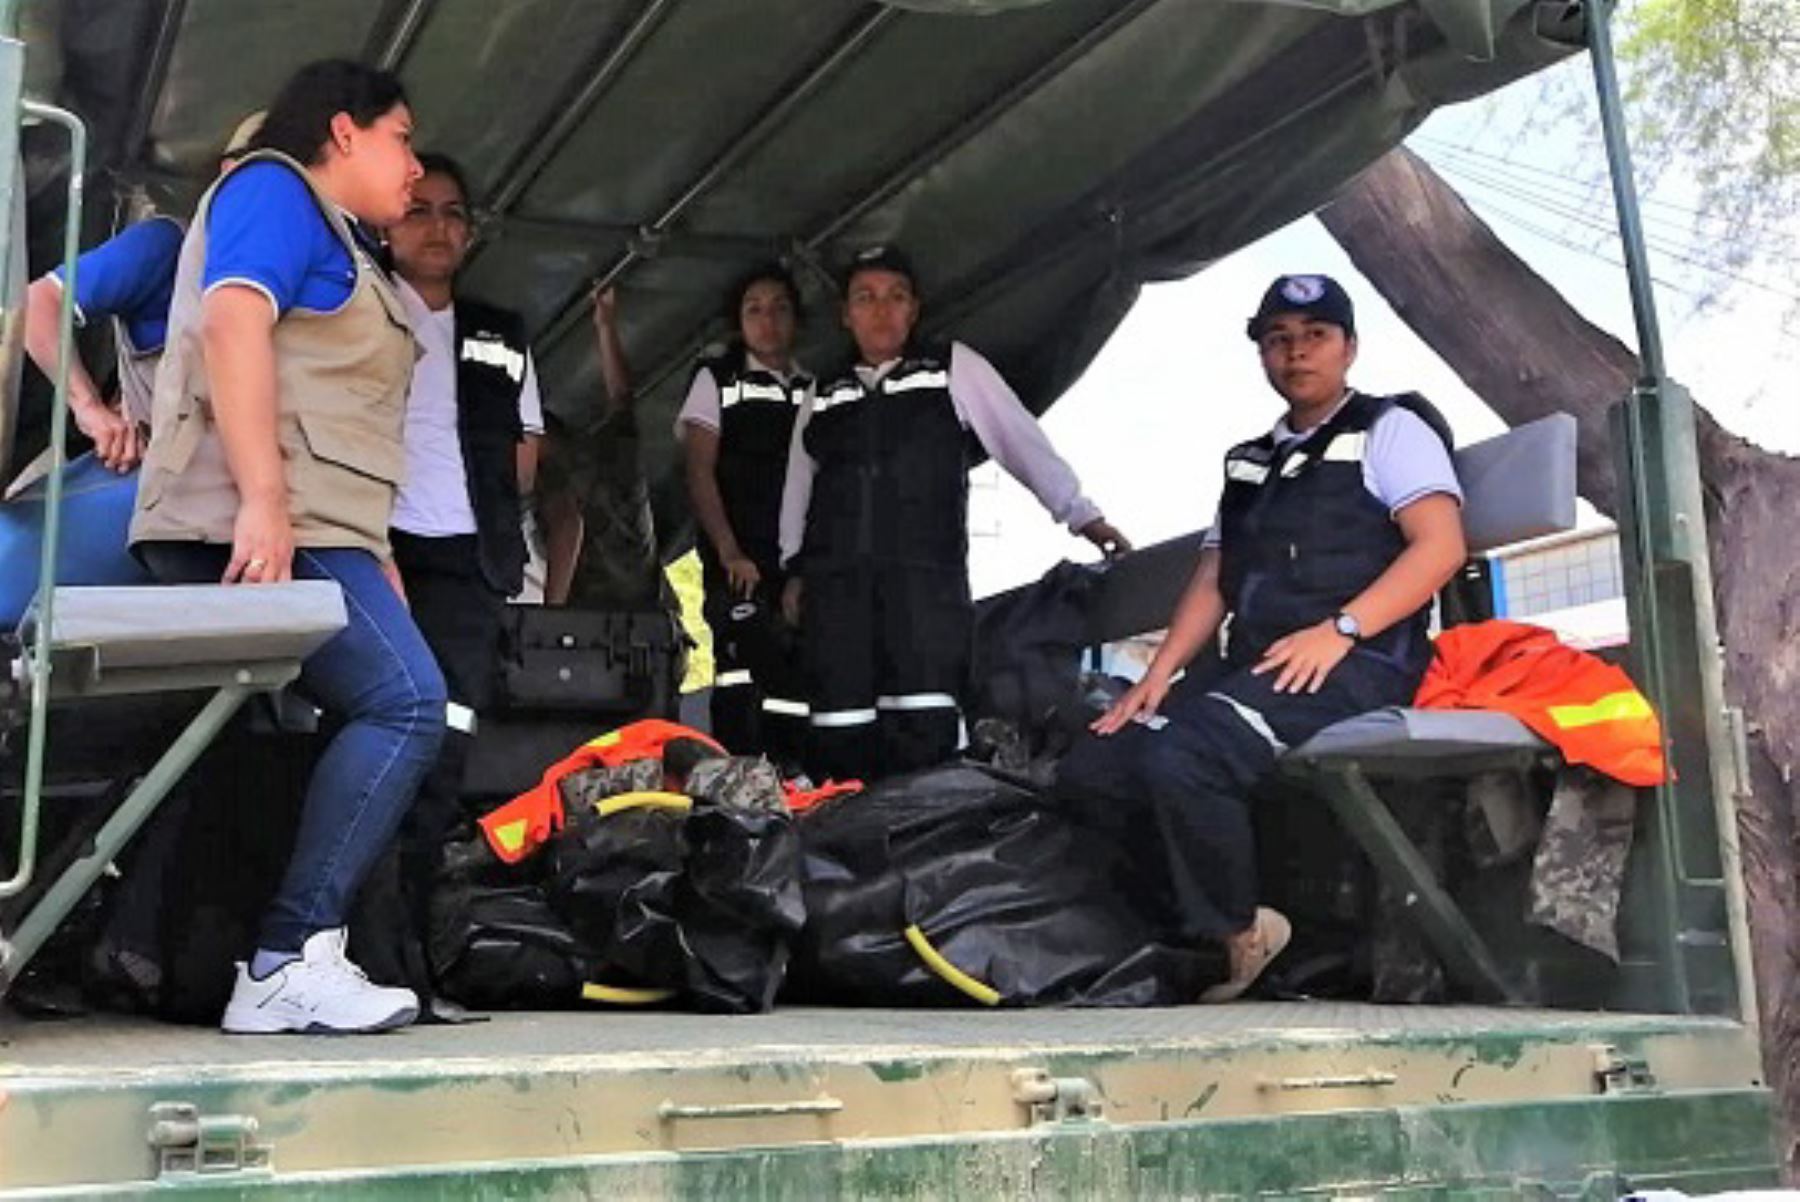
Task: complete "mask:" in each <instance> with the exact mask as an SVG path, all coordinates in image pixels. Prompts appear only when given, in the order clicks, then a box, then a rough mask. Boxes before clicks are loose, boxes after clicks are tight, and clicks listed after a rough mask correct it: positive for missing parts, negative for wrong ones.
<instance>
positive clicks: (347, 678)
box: [137, 542, 446, 952]
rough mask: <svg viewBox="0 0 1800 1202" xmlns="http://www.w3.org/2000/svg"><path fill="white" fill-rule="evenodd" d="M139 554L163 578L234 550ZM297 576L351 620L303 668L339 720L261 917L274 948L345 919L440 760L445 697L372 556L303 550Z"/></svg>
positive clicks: (204, 570)
mask: <svg viewBox="0 0 1800 1202" xmlns="http://www.w3.org/2000/svg"><path fill="white" fill-rule="evenodd" d="M137 551H138V554H139V555H140V556H141V557H142V559H143V560H144V562H145V564H146V565H148V566H149V568H150V570H151V571H152V572H153V573H154V574H155V575H156V577H157V579H159V580H161V581H163V582H165V583H170V584H176V583H204V582H211V581H216V580H218V579H219V577H220V576H221V575H222V574H223V573H224V571H225V564H226V562H227V561H228V560H229V558H230V548H229V547H223V546H219V545H217V544H212V543H172V542H164V543H143V544H140V545H139V546H138V547H137ZM294 577H295V579H300V580H335V581H337V583H338V585H339V587H341V588H342V589H343V590H344V609H345V611H346V614H347V615H348V618H349V624H348V625H346V626H345V627H344V629H343V630H341V631H339V632H338V633H337V634H336V635H334V636H332V638H331V639H330V641H328V642H327V643H326V644H325V645H324V646H322V647H320V648H319V649H318V650H317V651H314V652H313V653H312V654H311V655H309V656H307V657H306V660H305V662H304V663H302V664H301V665H300V688H301V689H302V690H304V691H305V693H306V694H307V695H308V696H309V697H311V698H312V700H313V701H315V702H316V703H317V704H318V705H319V706H320V707H321V708H323V709H324V710H325V711H326V712H327V714H329V715H331V716H332V717H334V718H335V719H336V720H337V721H338V722H339V723H340V724H341V725H340V726H339V729H338V732H337V734H336V735H335V736H334V737H333V738H332V740H331V742H330V743H329V744H328V745H327V746H326V748H325V750H324V752H323V754H321V755H320V757H319V763H318V766H317V767H316V768H315V769H314V770H313V775H312V780H311V781H309V782H308V783H307V787H306V803H305V807H304V808H303V809H302V810H301V813H300V829H299V830H298V832H296V834H295V838H294V854H293V857H292V858H291V859H290V860H289V861H288V866H287V872H286V873H285V874H284V875H283V877H282V881H281V888H280V890H279V891H278V892H277V893H276V895H275V900H274V901H273V902H271V903H270V905H269V909H268V911H267V912H266V913H265V914H264V915H263V919H262V924H261V928H260V932H259V935H258V938H257V946H258V947H260V948H264V949H267V950H269V951H280V952H294V951H299V950H300V945H301V944H303V943H305V942H306V940H307V938H308V937H310V936H311V935H313V934H315V933H316V932H318V931H323V930H328V929H330V928H332V927H339V926H343V925H344V922H345V919H346V916H347V915H348V913H349V910H350V905H351V903H352V902H353V901H355V899H356V892H357V890H358V888H360V887H361V885H362V882H363V879H364V878H365V877H366V876H368V874H369V870H370V869H371V868H372V867H374V864H375V861H376V860H377V859H379V858H380V856H381V854H382V852H383V851H385V850H386V849H387V846H388V844H389V842H391V841H392V839H393V837H394V833H395V831H396V830H398V829H399V826H400V820H401V818H402V817H403V816H404V815H405V813H406V811H407V809H408V808H409V807H410V806H411V805H412V803H413V796H414V795H415V794H416V793H417V792H418V788H419V782H420V781H421V780H423V779H424V776H425V773H426V771H427V770H428V769H429V768H430V767H431V765H432V763H433V762H434V761H435V760H436V759H437V752H438V744H439V742H440V741H442V739H443V736H444V703H445V699H446V693H445V689H444V677H443V674H442V673H441V672H440V671H439V670H438V666H437V661H436V660H435V659H433V658H432V655H431V649H430V648H429V647H427V646H426V645H425V639H424V637H423V636H422V635H420V634H419V628H418V627H417V626H415V625H414V624H413V620H412V615H411V614H409V613H408V612H407V609H406V604H405V602H403V601H401V600H400V597H399V595H398V594H396V593H395V592H394V588H393V585H391V584H389V583H388V581H387V578H386V577H385V576H383V575H382V573H381V565H380V564H379V563H378V562H377V561H376V559H375V557H374V556H373V555H371V554H370V553H369V552H367V551H361V550H353V549H349V548H337V547H333V548H319V547H302V548H300V549H299V550H297V551H295V552H294ZM233 587H236V588H256V587H257V586H256V585H253V584H245V585H235V586H233Z"/></svg>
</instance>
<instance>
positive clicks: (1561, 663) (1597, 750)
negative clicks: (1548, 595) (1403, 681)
mask: <svg viewBox="0 0 1800 1202" xmlns="http://www.w3.org/2000/svg"><path fill="white" fill-rule="evenodd" d="M1414 704H1415V705H1417V706H1418V707H1419V708H1421V709H1481V710H1499V711H1501V712H1502V713H1507V714H1511V715H1512V716H1513V717H1515V718H1517V719H1518V720H1519V721H1521V722H1523V723H1524V724H1525V725H1526V726H1528V727H1530V728H1531V729H1532V731H1533V732H1534V733H1536V734H1537V735H1538V737H1539V738H1542V739H1544V740H1545V741H1547V742H1549V743H1551V744H1552V745H1554V746H1555V747H1556V749H1557V750H1558V751H1560V752H1562V754H1563V758H1564V759H1566V760H1567V761H1568V762H1569V763H1571V764H1587V765H1589V766H1590V767H1592V768H1593V769H1595V770H1596V771H1598V772H1603V773H1605V774H1606V775H1607V776H1610V777H1614V778H1615V779H1617V780H1622V781H1624V782H1625V783H1626V784H1628V785H1654V784H1660V783H1661V782H1662V781H1663V780H1664V779H1665V777H1666V776H1667V767H1666V763H1665V761H1664V758H1663V738H1662V724H1661V723H1659V722H1658V721H1657V719H1656V714H1655V712H1654V711H1653V710H1652V709H1651V708H1650V702H1649V701H1648V700H1647V699H1646V698H1645V697H1644V695H1643V694H1642V693H1640V692H1638V690H1637V688H1636V687H1635V686H1633V685H1632V683H1631V679H1630V678H1629V677H1627V676H1626V675H1625V673H1624V672H1623V671H1621V670H1620V669H1618V668H1615V667H1613V666H1612V665H1611V664H1608V663H1606V662H1604V661H1602V660H1599V659H1596V658H1595V657H1594V656H1592V655H1589V654H1588V653H1587V652H1585V651H1577V650H1575V649H1574V648H1573V647H1565V646H1563V645H1562V643H1560V642H1558V641H1557V638H1556V635H1555V634H1554V633H1552V632H1551V631H1549V630H1546V629H1544V628H1543V627H1541V626H1527V625H1524V624H1523V623H1520V622H1508V621H1504V620H1500V619H1495V620H1493V621H1488V622H1475V623H1472V624H1470V625H1467V626H1456V627H1453V628H1451V629H1449V630H1446V631H1445V632H1444V633H1443V634H1441V635H1439V636H1438V640H1437V654H1436V656H1435V657H1433V659H1432V661H1431V667H1430V668H1429V669H1428V670H1427V671H1426V673H1425V680H1424V683H1422V684H1420V685H1419V693H1418V697H1417V698H1416V699H1415V700H1414Z"/></svg>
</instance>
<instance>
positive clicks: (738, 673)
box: [705, 572, 806, 763]
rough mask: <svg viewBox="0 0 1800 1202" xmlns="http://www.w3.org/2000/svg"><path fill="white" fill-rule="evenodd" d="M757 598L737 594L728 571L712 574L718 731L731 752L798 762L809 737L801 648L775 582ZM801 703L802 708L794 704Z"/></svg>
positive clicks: (708, 608)
mask: <svg viewBox="0 0 1800 1202" xmlns="http://www.w3.org/2000/svg"><path fill="white" fill-rule="evenodd" d="M775 580H776V578H775V577H774V576H773V575H772V574H767V575H765V583H764V585H763V586H762V587H759V588H758V589H757V591H756V594H755V596H754V597H752V598H750V599H748V600H745V599H742V598H736V597H732V596H731V595H730V593H729V590H728V588H727V586H726V583H725V580H724V575H723V573H717V574H715V573H712V572H708V573H707V576H706V581H705V584H706V588H707V595H706V604H705V616H706V623H707V626H708V627H709V628H711V630H712V635H713V663H714V665H715V671H714V675H713V688H712V731H711V734H712V736H713V737H714V738H715V739H717V740H718V741H719V742H720V743H722V744H723V745H724V746H725V749H726V750H728V751H730V752H731V753H732V754H733V755H767V756H769V757H770V758H771V759H774V760H776V761H777V762H778V763H787V762H793V761H797V760H798V759H799V757H800V750H801V747H802V746H803V745H804V743H805V740H806V715H805V712H804V701H803V696H804V690H803V689H802V687H801V679H802V678H801V674H800V665H799V657H798V653H797V652H796V650H795V649H794V647H793V645H792V644H793V638H792V636H791V634H790V633H789V632H788V631H786V630H785V629H784V628H783V626H782V624H781V618H780V616H779V613H778V607H777V606H776V604H775V601H774V594H773V592H772V589H771V584H770V582H773V581H775ZM796 707H801V712H799V713H798V714H796V712H795V708H796Z"/></svg>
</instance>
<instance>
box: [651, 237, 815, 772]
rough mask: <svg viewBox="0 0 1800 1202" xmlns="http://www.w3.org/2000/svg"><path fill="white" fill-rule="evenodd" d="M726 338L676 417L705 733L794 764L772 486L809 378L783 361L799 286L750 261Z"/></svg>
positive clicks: (801, 734)
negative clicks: (692, 556) (701, 624)
mask: <svg viewBox="0 0 1800 1202" xmlns="http://www.w3.org/2000/svg"><path fill="white" fill-rule="evenodd" d="M725 315H726V318H727V320H729V321H730V322H731V325H732V328H733V329H734V330H735V332H736V333H735V336H734V337H733V338H732V340H731V342H730V344H729V345H728V346H727V347H726V348H725V350H724V351H722V352H720V353H719V354H717V355H713V356H710V357H709V358H706V359H703V360H701V362H700V364H699V366H698V367H696V368H695V369H694V378H693V383H692V384H690V385H689V387H688V393H687V399H686V400H685V401H684V402H683V404H682V406H681V412H680V414H679V415H678V416H677V417H676V420H675V433H676V437H677V438H679V439H681V441H682V443H683V445H684V447H685V448H686V451H687V491H688V503H689V504H690V505H691V506H692V507H693V511H694V518H695V520H696V521H697V522H698V523H699V525H700V531H701V537H700V538H699V539H698V540H697V542H698V545H699V550H700V562H701V566H702V570H703V576H702V582H703V584H704V587H705V593H706V598H705V604H704V609H703V613H704V615H705V618H706V624H707V626H709V627H710V628H711V629H712V636H713V659H714V664H715V671H714V676H713V689H712V733H713V735H714V737H715V738H717V739H718V740H719V742H721V743H723V744H724V745H725V746H726V747H727V748H729V749H730V750H731V751H732V752H733V754H737V755H755V754H758V753H766V754H768V755H769V756H770V757H771V758H773V759H774V760H775V761H776V762H777V763H781V764H791V763H795V762H797V761H798V758H799V755H800V752H801V749H802V746H803V743H804V738H805V733H806V715H807V708H806V702H805V701H804V699H803V698H804V689H803V686H802V682H801V679H800V673H799V664H798V660H797V656H796V654H795V652H794V649H793V647H792V632H791V631H790V630H788V629H787V628H786V626H785V624H784V623H783V622H782V621H781V615H780V612H779V611H780V600H781V590H782V576H781V563H780V559H781V547H780V523H781V493H782V483H783V481H784V480H785V478H786V476H787V461H788V451H789V447H790V444H791V442H792V440H793V432H794V421H795V418H796V417H797V416H798V414H799V413H800V410H801V408H802V406H803V405H804V403H805V400H806V397H807V395H808V394H809V392H810V390H811V388H812V384H813V381H812V377H811V376H809V375H807V374H806V372H805V371H804V370H802V369H801V368H800V367H799V366H798V365H796V364H795V362H794V334H795V331H796V329H797V328H798V324H799V319H800V289H799V287H798V285H796V284H795V282H794V278H793V276H792V275H790V274H789V273H788V271H787V269H786V268H785V267H782V266H781V265H780V264H778V263H765V264H761V265H759V266H757V267H755V268H753V269H752V270H751V271H749V272H747V273H746V274H745V275H743V276H742V277H741V278H739V279H738V280H737V282H736V283H734V284H733V285H732V287H731V290H730V292H729V293H728V294H727V295H726V298H725Z"/></svg>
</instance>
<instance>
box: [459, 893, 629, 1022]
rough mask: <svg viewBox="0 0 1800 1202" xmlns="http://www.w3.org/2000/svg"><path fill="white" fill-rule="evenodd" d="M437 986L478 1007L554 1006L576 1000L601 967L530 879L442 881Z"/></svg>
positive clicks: (598, 976) (574, 1003) (598, 977)
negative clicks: (505, 882) (517, 881)
mask: <svg viewBox="0 0 1800 1202" xmlns="http://www.w3.org/2000/svg"><path fill="white" fill-rule="evenodd" d="M431 955H432V962H433V964H434V965H435V966H436V967H437V972H438V989H439V990H440V991H441V992H442V993H443V994H444V996H446V997H448V998H451V999H452V1000H454V1001H457V1002H460V1003H462V1004H463V1005H465V1006H469V1007H473V1008H475V1009H478V1010H507V1009H514V1010H552V1009H559V1008H566V1007H570V1006H577V1005H580V1004H581V990H582V986H583V985H585V984H587V983H588V982H590V981H597V980H601V979H603V978H604V977H605V975H606V971H605V968H604V967H603V966H602V964H601V962H600V958H599V957H598V956H596V955H595V954H594V952H593V950H592V949H591V948H589V947H588V946H587V945H586V944H585V943H583V942H582V941H581V940H580V939H579V938H577V937H576V935H575V933H574V932H573V931H571V930H570V929H569V926H568V924H567V923H565V922H563V921H562V919H561V918H560V917H558V916H557V914H556V912H555V911H553V910H552V909H551V908H550V904H549V902H548V901H547V900H546V899H545V897H544V893H543V890H542V889H540V888H538V887H536V886H534V885H515V886H511V887H495V886H491V885H481V884H472V883H469V882H466V881H455V882H446V883H445V884H444V885H443V886H442V887H440V888H439V889H438V890H437V891H436V892H435V893H434V894H433V895H432V899H431Z"/></svg>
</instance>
